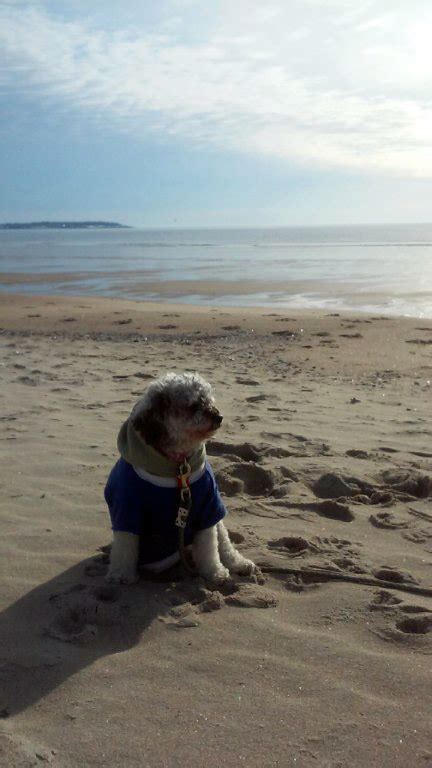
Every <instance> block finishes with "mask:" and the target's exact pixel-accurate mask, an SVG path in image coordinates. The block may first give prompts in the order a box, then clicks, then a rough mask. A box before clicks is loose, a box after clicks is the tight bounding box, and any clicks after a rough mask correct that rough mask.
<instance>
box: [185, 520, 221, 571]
mask: <svg viewBox="0 0 432 768" xmlns="http://www.w3.org/2000/svg"><path fill="white" fill-rule="evenodd" d="M192 557H193V559H194V562H195V565H196V567H197V570H198V572H199V573H200V574H201V576H204V578H205V579H208V580H209V581H214V582H216V583H217V582H222V581H226V579H228V578H229V571H228V570H227V569H226V568H225V567H224V566H223V565H222V563H221V561H220V557H219V550H218V535H217V530H216V526H215V525H212V526H211V528H204V530H202V531H198V532H197V533H196V534H195V538H194V540H193V543H192Z"/></svg>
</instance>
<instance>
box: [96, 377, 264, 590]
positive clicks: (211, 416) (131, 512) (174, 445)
mask: <svg viewBox="0 0 432 768" xmlns="http://www.w3.org/2000/svg"><path fill="white" fill-rule="evenodd" d="M222 418H223V417H222V415H221V414H220V412H219V411H218V409H217V407H216V405H215V400H214V397H213V394H212V388H211V385H210V384H209V383H208V382H206V381H205V380H204V379H203V378H202V377H201V376H199V375H198V374H196V373H182V374H175V373H167V374H166V375H165V376H163V377H161V378H159V379H157V380H155V381H153V382H152V383H151V384H150V385H149V386H148V388H147V390H146V391H145V393H144V395H143V397H142V398H141V399H140V400H139V401H138V402H137V404H136V405H135V407H134V408H133V410H132V412H131V414H130V416H129V418H128V419H127V420H126V421H125V423H124V424H123V426H122V428H121V429H120V433H119V436H118V441H117V445H118V449H119V452H120V459H119V460H118V461H117V463H116V464H115V466H114V467H113V469H112V470H111V473H110V475H109V478H108V481H107V484H106V487H105V500H106V502H107V505H108V509H109V513H110V517H111V524H112V529H113V543H112V548H111V555H110V565H109V569H108V574H107V580H108V581H109V582H112V583H117V584H118V583H120V584H132V583H134V582H136V581H137V579H138V577H139V570H140V569H145V570H150V571H153V572H156V573H160V572H161V571H163V570H166V569H167V568H169V567H171V566H172V565H173V564H174V563H176V562H178V560H179V559H180V554H179V528H178V527H177V525H176V520H177V524H178V515H179V507H180V508H181V507H182V502H181V498H183V494H182V496H181V495H180V491H181V487H182V488H188V489H189V490H186V495H187V496H189V498H190V502H191V504H190V511H189V514H188V513H187V510H186V512H183V514H185V515H186V516H187V520H186V523H185V526H184V545H185V547H186V548H187V550H188V551H189V552H190V553H191V555H192V559H193V562H194V565H195V569H196V572H197V573H198V574H199V575H201V576H202V577H204V578H205V579H206V580H207V581H210V582H213V583H216V584H220V583H223V582H224V581H227V580H228V579H229V578H230V573H237V574H244V575H251V576H254V575H256V574H258V573H259V569H258V568H257V567H256V566H255V564H254V563H253V562H252V561H251V560H247V559H246V558H244V557H243V556H242V555H241V554H240V553H239V552H238V551H237V550H236V548H235V547H234V545H233V544H232V542H231V540H230V538H229V535H228V531H227V529H226V527H225V525H224V523H223V519H224V517H225V515H226V509H225V506H224V503H223V501H222V498H221V495H220V492H219V488H218V486H217V482H216V479H215V476H214V474H213V471H212V469H211V466H210V464H209V462H208V461H207V459H206V453H205V443H206V441H207V440H209V439H210V438H211V437H213V435H214V434H215V433H216V431H217V430H218V429H219V427H220V425H221V423H222ZM179 486H181V487H179ZM183 506H184V505H183ZM181 525H182V524H181Z"/></svg>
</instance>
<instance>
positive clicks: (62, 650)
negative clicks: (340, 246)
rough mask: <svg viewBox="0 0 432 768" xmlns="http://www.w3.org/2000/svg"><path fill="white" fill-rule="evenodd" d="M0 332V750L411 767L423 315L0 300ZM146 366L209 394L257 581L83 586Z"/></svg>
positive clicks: (424, 728)
mask: <svg viewBox="0 0 432 768" xmlns="http://www.w3.org/2000/svg"><path fill="white" fill-rule="evenodd" d="M0 328H1V346H2V356H1V363H0V364H1V371H2V388H1V394H0V396H1V423H2V426H3V431H2V444H1V460H2V474H1V486H2V487H1V492H2V513H1V519H0V526H1V527H0V533H1V535H0V546H1V549H2V558H1V571H2V595H1V599H2V614H1V649H0V717H1V724H0V726H1V734H2V735H1V737H0V743H1V749H2V750H3V764H4V765H5V766H7V767H8V768H9V767H13V768H14V767H15V766H16V767H17V768H18V767H19V768H24V767H25V768H26V767H27V766H36V765H43V764H45V763H48V764H51V765H53V766H64V767H65V768H69V767H72V766H73V768H78V766H79V767H80V768H82V766H85V767H86V766H89V767H90V766H91V767H93V766H95V767H97V768H99V767H100V766H105V765H106V766H125V767H126V768H132V767H135V766H137V767H138V766H140V768H201V767H202V768H204V766H205V767H206V768H216V767H219V766H227V767H228V768H230V767H231V766H239V765H240V766H241V765H245V766H250V767H253V768H255V766H256V767H257V768H267V766H283V767H285V766H297V768H309V766H314V767H319V768H322V767H326V768H327V767H329V768H330V767H332V768H336V767H338V768H345V766H350V767H354V768H356V767H360V766H361V767H362V768H363V766H364V767H365V768H366V767H367V768H369V767H370V766H378V767H379V768H387V766H388V767H389V768H390V767H391V768H395V766H421V767H423V766H425V767H426V766H431V765H432V737H431V700H432V686H431V677H432V676H431V651H432V599H431V598H432V576H431V567H430V566H431V562H432V511H431V505H430V483H429V477H430V476H431V474H432V445H431V440H430V437H431V379H432V360H431V342H432V321H430V320H429V321H423V320H396V319H385V318H374V319H372V318H370V317H368V316H366V315H364V316H358V317H357V318H353V317H351V316H345V315H340V316H339V315H332V316H320V315H317V314H300V313H295V314H294V315H290V316H288V315H284V314H281V313H273V312H271V311H268V310H266V311H252V310H251V311H248V310H243V309H241V310H215V309H211V310H210V309H203V310H200V309H197V308H186V309H185V307H184V306H181V307H179V306H173V305H171V306H170V305H161V304H153V305H152V304H147V305H145V304H142V303H134V302H126V301H115V300H103V299H100V300H93V299H92V300H90V299H72V298H58V299H56V298H52V297H50V298H45V299H44V298H40V297H32V296H30V297H29V296H24V297H21V296H8V295H6V294H3V295H2V297H1V310H0ZM170 369H172V370H176V371H182V370H188V369H189V370H196V371H199V372H200V373H201V374H202V375H203V376H205V377H206V378H208V379H209V380H210V381H211V382H212V383H213V385H214V387H215V390H216V395H217V400H218V403H219V404H220V406H221V409H222V411H223V413H224V415H225V419H224V424H223V427H222V429H221V431H220V433H219V435H218V439H217V440H215V441H213V442H212V443H210V444H209V446H208V453H209V455H210V458H211V461H212V463H213V466H214V469H215V471H216V472H217V474H218V477H219V481H220V485H221V489H222V491H223V493H224V495H225V499H226V503H227V506H228V508H229V511H230V515H229V518H228V523H227V524H228V528H229V530H230V531H231V533H232V535H233V538H234V540H235V541H236V542H237V544H238V546H239V548H240V549H241V551H242V552H244V553H245V554H247V555H248V556H251V557H253V558H254V559H255V560H256V562H258V563H260V564H261V565H262V567H263V570H264V573H265V576H266V581H265V583H264V584H263V585H256V584H253V583H247V582H244V583H242V582H241V581H239V583H237V584H236V585H234V586H233V587H232V588H231V589H227V590H225V593H224V594H220V593H214V592H213V593H212V592H210V591H209V590H208V589H207V587H206V585H204V584H203V583H202V582H201V581H200V580H199V579H193V578H190V577H183V576H182V574H181V573H179V572H178V571H177V572H173V573H171V574H170V575H169V577H168V579H167V580H166V581H159V582H157V581H154V580H153V581H152V580H143V581H141V582H140V583H138V584H137V585H136V586H133V587H125V588H118V589H114V588H108V587H106V586H104V573H105V571H106V555H104V554H103V553H101V552H100V551H99V548H100V547H101V546H103V545H105V544H107V543H108V542H109V540H110V530H109V520H108V515H107V512H106V509H105V506H104V501H103V495H102V492H103V486H104V482H105V479H106V476H107V473H108V471H109V470H110V468H111V466H112V463H113V462H114V460H115V459H116V448H115V442H116V435H117V431H118V428H119V425H120V424H121V422H122V420H123V419H124V418H125V417H126V416H127V415H128V413H129V411H130V408H131V406H132V405H133V403H134V402H135V400H136V399H137V398H138V397H139V396H140V395H141V393H142V391H143V388H144V387H145V385H146V382H148V381H150V380H151V379H152V378H153V377H154V376H157V375H159V374H161V373H163V372H165V371H166V370H170ZM428 497H429V498H428Z"/></svg>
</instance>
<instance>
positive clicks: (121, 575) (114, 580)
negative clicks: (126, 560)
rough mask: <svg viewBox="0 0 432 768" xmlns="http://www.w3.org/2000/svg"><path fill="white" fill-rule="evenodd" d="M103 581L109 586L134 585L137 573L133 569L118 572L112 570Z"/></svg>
mask: <svg viewBox="0 0 432 768" xmlns="http://www.w3.org/2000/svg"><path fill="white" fill-rule="evenodd" d="M105 581H107V582H108V583H109V584H135V583H136V582H137V581H138V573H137V572H136V570H135V569H134V570H133V571H132V570H128V571H119V570H117V569H114V568H113V569H112V570H111V569H110V570H109V571H108V573H107V575H106V576H105Z"/></svg>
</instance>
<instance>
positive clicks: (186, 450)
mask: <svg viewBox="0 0 432 768" xmlns="http://www.w3.org/2000/svg"><path fill="white" fill-rule="evenodd" d="M131 419H132V424H133V426H134V428H135V429H136V431H137V432H139V434H141V435H142V436H143V438H144V440H145V441H146V443H148V444H149V445H151V446H152V447H153V448H155V449H156V450H157V451H158V452H159V453H162V454H163V455H164V456H167V457H168V458H170V459H173V460H175V461H181V460H183V459H184V458H185V457H187V456H190V455H191V454H192V453H193V452H194V451H195V450H196V449H197V448H198V447H199V446H200V445H201V444H202V443H204V442H205V441H206V440H208V439H209V438H210V437H212V436H213V435H214V433H215V432H216V430H217V429H218V428H219V427H220V425H221V423H222V416H221V414H220V413H219V411H218V409H217V408H216V406H215V401H214V398H213V395H212V389H211V386H210V384H208V382H206V381H205V380H204V379H203V378H202V377H201V376H199V375H198V374H197V373H182V374H176V373H167V374H166V375H165V376H162V378H160V379H157V380H156V381H153V382H152V383H151V384H150V385H149V387H148V388H147V390H146V392H145V394H144V396H143V397H142V399H141V400H139V402H138V403H137V404H136V406H135V408H134V410H133V411H132V416H131Z"/></svg>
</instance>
